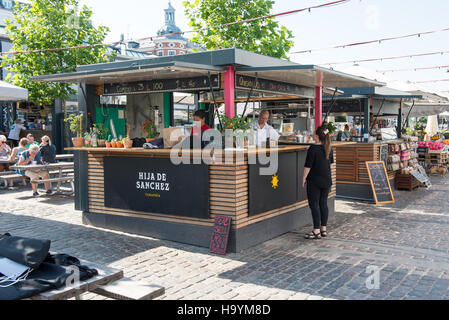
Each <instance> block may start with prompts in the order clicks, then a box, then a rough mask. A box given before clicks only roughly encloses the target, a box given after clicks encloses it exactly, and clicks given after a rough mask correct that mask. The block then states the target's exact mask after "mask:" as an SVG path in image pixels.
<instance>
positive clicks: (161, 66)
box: [32, 61, 226, 85]
mask: <svg viewBox="0 0 449 320" xmlns="http://www.w3.org/2000/svg"><path fill="white" fill-rule="evenodd" d="M105 66H107V64H106V65H105ZM225 70H226V69H225V68H223V67H217V66H209V65H200V64H194V63H186V62H179V61H173V62H166V63H153V64H147V65H139V64H136V65H134V66H127V67H122V68H105V69H102V70H95V71H78V72H72V73H64V74H53V75H45V76H37V77H33V78H32V79H33V80H34V81H41V82H66V83H87V84H97V85H98V84H104V83H122V82H133V81H142V80H152V79H153V78H154V79H176V78H191V77H198V76H202V75H207V74H208V73H209V72H210V73H220V72H224V71H225Z"/></svg>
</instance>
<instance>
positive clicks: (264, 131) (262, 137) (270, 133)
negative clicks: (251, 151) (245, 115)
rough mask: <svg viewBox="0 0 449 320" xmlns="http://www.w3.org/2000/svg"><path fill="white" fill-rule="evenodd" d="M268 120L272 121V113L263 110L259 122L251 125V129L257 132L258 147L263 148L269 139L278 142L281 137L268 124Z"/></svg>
mask: <svg viewBox="0 0 449 320" xmlns="http://www.w3.org/2000/svg"><path fill="white" fill-rule="evenodd" d="M268 119H270V112H269V111H268V110H263V111H262V112H261V113H260V114H259V120H258V122H253V123H252V124H251V129H253V130H255V131H256V132H257V146H259V147H261V146H263V144H264V143H265V142H266V141H267V139H268V138H270V140H274V141H278V140H279V137H280V135H279V133H277V132H276V130H274V128H273V127H272V126H270V125H269V124H268V123H267V122H268Z"/></svg>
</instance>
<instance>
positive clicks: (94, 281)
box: [30, 260, 165, 300]
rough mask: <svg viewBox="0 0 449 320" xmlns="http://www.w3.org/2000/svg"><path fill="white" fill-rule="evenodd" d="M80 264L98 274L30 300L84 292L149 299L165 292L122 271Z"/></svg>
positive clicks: (62, 298) (70, 295) (130, 298)
mask: <svg viewBox="0 0 449 320" xmlns="http://www.w3.org/2000/svg"><path fill="white" fill-rule="evenodd" d="M81 264H82V265H85V266H88V267H89V268H93V269H96V270H97V271H98V275H96V276H95V277H93V278H90V279H88V280H86V281H81V282H79V283H74V284H72V285H70V286H66V287H63V288H60V289H57V290H52V291H47V292H43V293H41V294H39V295H36V296H34V297H31V298H30V299H31V300H67V299H71V298H76V299H77V300H81V297H80V295H81V294H82V293H86V292H92V293H96V294H98V295H102V296H105V297H108V298H112V299H119V300H151V299H154V298H156V297H159V296H161V295H163V294H164V293H165V288H164V287H161V286H158V285H149V284H142V283H140V282H136V281H133V280H131V279H128V278H124V277H123V271H122V270H119V269H114V268H110V267H105V266H100V265H97V264H95V263H92V262H89V261H83V260H81Z"/></svg>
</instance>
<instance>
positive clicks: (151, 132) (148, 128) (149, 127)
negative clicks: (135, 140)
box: [142, 120, 157, 139]
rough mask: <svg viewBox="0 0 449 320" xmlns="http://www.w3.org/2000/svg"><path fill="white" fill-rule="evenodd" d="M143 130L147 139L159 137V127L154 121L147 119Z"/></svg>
mask: <svg viewBox="0 0 449 320" xmlns="http://www.w3.org/2000/svg"><path fill="white" fill-rule="evenodd" d="M142 131H143V132H144V133H145V134H146V138H147V139H154V138H156V137H157V128H156V125H155V124H154V123H153V121H149V120H145V122H144V124H143V126H142Z"/></svg>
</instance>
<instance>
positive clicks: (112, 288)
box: [92, 278, 165, 300]
mask: <svg viewBox="0 0 449 320" xmlns="http://www.w3.org/2000/svg"><path fill="white" fill-rule="evenodd" d="M92 292H93V293H96V294H98V295H101V296H104V297H108V298H111V299H115V300H153V299H154V298H157V297H160V296H162V295H163V294H164V293H165V288H164V287H161V286H158V285H154V284H145V283H142V282H138V281H134V280H132V279H130V278H123V279H120V280H118V281H115V282H113V283H111V284H108V285H105V286H102V287H98V288H97V289H94V290H92Z"/></svg>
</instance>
